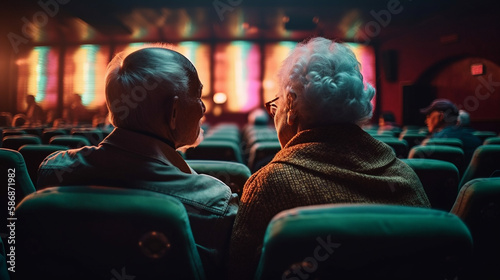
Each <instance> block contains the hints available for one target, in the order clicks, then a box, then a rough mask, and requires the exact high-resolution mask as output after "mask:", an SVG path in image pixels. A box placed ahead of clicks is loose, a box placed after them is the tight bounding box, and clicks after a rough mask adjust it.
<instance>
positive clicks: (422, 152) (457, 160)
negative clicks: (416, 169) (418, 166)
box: [408, 145, 465, 176]
mask: <svg viewBox="0 0 500 280" xmlns="http://www.w3.org/2000/svg"><path fill="white" fill-rule="evenodd" d="M408 158H430V159H437V160H444V161H447V162H451V163H453V164H454V165H455V166H456V167H457V169H458V173H459V174H460V176H461V175H462V174H463V171H464V168H465V166H464V165H465V157H464V151H463V150H462V149H460V148H457V147H452V146H445V145H431V146H415V147H413V148H412V149H411V150H410V153H409V154H408Z"/></svg>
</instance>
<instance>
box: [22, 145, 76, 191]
mask: <svg viewBox="0 0 500 280" xmlns="http://www.w3.org/2000/svg"><path fill="white" fill-rule="evenodd" d="M67 149H68V147H66V146H59V145H24V146H22V147H21V148H19V153H21V155H22V156H23V158H24V161H25V162H26V168H27V169H28V174H29V175H30V178H31V181H32V182H33V184H34V185H35V188H36V182H37V180H38V167H39V166H40V163H42V161H43V160H44V159H45V158H46V157H47V156H48V155H50V154H52V153H53V152H57V151H64V150H67Z"/></svg>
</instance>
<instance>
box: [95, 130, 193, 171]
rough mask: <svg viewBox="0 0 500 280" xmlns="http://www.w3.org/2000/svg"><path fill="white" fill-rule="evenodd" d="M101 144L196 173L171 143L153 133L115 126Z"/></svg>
mask: <svg viewBox="0 0 500 280" xmlns="http://www.w3.org/2000/svg"><path fill="white" fill-rule="evenodd" d="M99 145H100V146H101V145H111V146H114V147H117V148H120V149H122V150H126V151H128V152H131V153H135V154H138V155H141V156H144V157H148V158H152V159H155V160H157V161H160V162H162V163H164V164H167V165H173V166H175V167H177V168H179V170H181V171H182V172H184V173H188V174H190V173H194V172H193V170H192V169H191V168H190V167H189V166H188V165H187V163H186V162H185V161H184V159H183V158H182V157H181V156H180V155H179V153H178V152H177V151H176V150H175V149H174V148H173V147H171V145H170V144H169V143H166V142H165V141H161V140H160V139H158V138H157V137H153V136H151V135H147V134H143V133H138V132H135V131H131V130H127V129H123V128H115V129H114V130H113V131H112V132H111V133H110V134H109V135H108V137H106V138H105V139H104V140H103V141H102V142H101V144H99Z"/></svg>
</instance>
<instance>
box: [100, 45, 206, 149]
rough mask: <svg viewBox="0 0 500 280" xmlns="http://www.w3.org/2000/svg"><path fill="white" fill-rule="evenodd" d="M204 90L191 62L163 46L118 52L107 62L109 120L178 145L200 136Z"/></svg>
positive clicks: (125, 127)
mask: <svg viewBox="0 0 500 280" xmlns="http://www.w3.org/2000/svg"><path fill="white" fill-rule="evenodd" d="M201 90H202V84H201V82H200V80H199V78H198V73H197V72H196V69H195V67H194V66H193V64H191V62H190V61H189V60H188V59H187V58H186V57H184V56H183V55H181V54H179V53H178V52H175V51H173V50H170V49H167V48H164V47H148V48H144V49H140V50H137V51H134V52H132V53H130V54H126V53H120V54H118V55H116V56H115V58H114V59H113V60H112V61H111V62H110V64H109V65H108V70H107V75H106V104H107V106H108V109H109V113H110V120H111V123H112V124H113V125H114V126H116V127H119V128H124V129H128V130H133V131H138V132H147V133H151V134H154V135H156V136H159V137H162V138H166V139H169V140H171V141H172V142H173V143H174V145H175V147H176V148H177V147H181V146H185V145H190V144H193V143H194V142H195V141H196V140H197V139H199V135H200V134H201V129H200V119H201V118H202V116H203V115H204V113H205V105H204V104H203V102H202V100H201Z"/></svg>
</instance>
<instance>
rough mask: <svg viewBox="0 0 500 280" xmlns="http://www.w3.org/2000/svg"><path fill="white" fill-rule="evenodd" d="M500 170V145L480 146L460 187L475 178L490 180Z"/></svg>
mask: <svg viewBox="0 0 500 280" xmlns="http://www.w3.org/2000/svg"><path fill="white" fill-rule="evenodd" d="M497 170H500V145H483V146H479V147H478V148H477V149H476V150H475V151H474V155H473V156H472V160H471V161H470V163H469V166H467V169H466V170H465V172H464V175H463V176H462V179H461V180H460V186H463V185H464V184H465V183H467V182H468V181H470V180H472V179H475V178H488V177H490V176H491V175H492V174H493V173H494V172H495V171H497Z"/></svg>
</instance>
